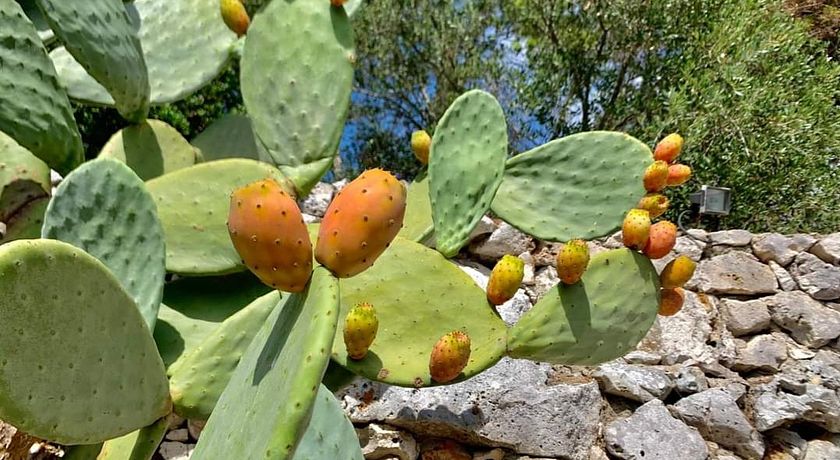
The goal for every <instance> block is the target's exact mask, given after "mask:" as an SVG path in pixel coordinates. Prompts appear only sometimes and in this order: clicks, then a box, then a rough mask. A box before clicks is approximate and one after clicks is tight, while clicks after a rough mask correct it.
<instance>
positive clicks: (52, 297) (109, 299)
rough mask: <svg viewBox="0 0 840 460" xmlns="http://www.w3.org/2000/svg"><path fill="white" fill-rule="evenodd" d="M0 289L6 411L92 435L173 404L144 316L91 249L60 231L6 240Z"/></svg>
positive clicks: (0, 366) (1, 406)
mask: <svg viewBox="0 0 840 460" xmlns="http://www.w3.org/2000/svg"><path fill="white" fill-rule="evenodd" d="M68 280H72V281H73V282H72V283H68V282H67V281H68ZM0 292H3V296H0V323H2V324H3V328H4V330H5V331H6V333H4V334H0V387H1V388H3V391H2V392H0V419H2V420H4V421H6V422H8V423H11V424H13V425H14V426H16V427H17V428H19V429H20V430H23V431H25V432H27V433H29V434H31V435H33V436H37V437H40V438H44V439H50V440H52V441H55V442H60V443H64V444H93V443H97V442H102V441H105V440H107V439H111V438H114V437H117V436H122V435H124V434H126V433H129V432H131V431H133V430H136V429H139V428H141V427H144V426H146V425H149V424H151V423H152V422H154V421H155V420H157V419H158V418H160V417H162V416H164V415H166V414H167V413H168V412H169V410H170V404H171V403H170V401H169V393H168V385H167V381H166V375H165V374H164V370H163V363H162V362H161V360H160V357H159V356H158V354H157V350H155V344H154V342H153V341H152V336H151V334H150V333H149V330H148V328H147V327H146V325H145V323H144V321H143V317H142V316H141V315H140V312H139V311H138V310H137V307H135V305H134V301H133V300H132V298H131V297H130V296H129V295H128V294H127V293H126V292H125V291H124V290H123V289H122V287H121V286H120V283H119V281H118V280H117V279H116V278H115V277H114V276H113V275H112V274H111V273H110V272H109V270H108V268H107V267H105V265H103V264H102V263H101V262H99V261H98V260H96V259H95V258H94V257H93V256H91V255H89V254H87V253H85V252H84V251H82V250H81V249H78V248H75V247H73V246H71V245H69V244H67V243H62V242H60V241H55V240H24V241H15V242H12V243H8V244H4V245H2V246H0ZM102 344H108V346H102Z"/></svg>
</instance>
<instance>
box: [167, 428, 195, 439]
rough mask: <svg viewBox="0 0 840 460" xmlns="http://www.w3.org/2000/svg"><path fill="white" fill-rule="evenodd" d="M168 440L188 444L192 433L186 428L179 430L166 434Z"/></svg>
mask: <svg viewBox="0 0 840 460" xmlns="http://www.w3.org/2000/svg"><path fill="white" fill-rule="evenodd" d="M166 439H168V440H170V441H180V442H187V441H189V440H190V432H189V431H188V430H187V429H186V428H178V429H177V430H172V431H170V432H168V433H166Z"/></svg>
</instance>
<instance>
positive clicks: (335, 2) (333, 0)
mask: <svg viewBox="0 0 840 460" xmlns="http://www.w3.org/2000/svg"><path fill="white" fill-rule="evenodd" d="M346 1H347V0H330V4H331V5H332V6H342V5H344V2H346Z"/></svg>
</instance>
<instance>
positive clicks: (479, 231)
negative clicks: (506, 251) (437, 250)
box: [427, 216, 516, 260]
mask: <svg viewBox="0 0 840 460" xmlns="http://www.w3.org/2000/svg"><path fill="white" fill-rule="evenodd" d="M496 228H498V226H497V225H496V223H495V222H494V221H493V219H491V218H490V217H488V216H482V217H481V220H479V221H478V223H477V224H476V225H475V228H473V230H472V231H471V232H470V236H469V237H467V241H468V242H471V241H473V240H475V239H477V238H478V237H480V236H484V235H487V234H489V233H493V231H494V230H496ZM436 244H437V241H436V240H435V235H434V233H432V236H431V237H430V238H429V239H428V241H427V245H428V246H429V247H431V248H434V247H436ZM511 255H516V254H511ZM488 260H489V259H488Z"/></svg>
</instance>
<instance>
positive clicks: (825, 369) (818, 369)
mask: <svg viewBox="0 0 840 460" xmlns="http://www.w3.org/2000/svg"><path fill="white" fill-rule="evenodd" d="M805 367H806V369H807V371H808V372H810V373H811V374H812V375H815V376H818V377H819V382H820V384H822V385H823V386H825V387H826V388H831V389H832V390H835V391H840V355H838V354H837V353H835V352H833V351H829V350H820V351H818V352H817V353H816V355H815V356H814V359H812V360H810V361H808V362H807V363H806V364H805Z"/></svg>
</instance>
